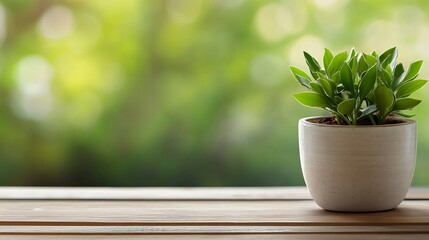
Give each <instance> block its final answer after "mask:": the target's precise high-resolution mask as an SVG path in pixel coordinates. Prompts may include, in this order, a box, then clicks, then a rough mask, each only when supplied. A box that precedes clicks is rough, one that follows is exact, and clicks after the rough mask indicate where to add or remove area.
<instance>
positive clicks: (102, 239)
mask: <svg viewBox="0 0 429 240" xmlns="http://www.w3.org/2000/svg"><path fill="white" fill-rule="evenodd" d="M0 239H2V240H16V239H21V240H45V239H47V240H51V239H52V240H57V239H58V240H81V239H90V240H122V239H123V240H140V239H142V240H146V239H151V240H197V239H198V240H200V239H204V240H224V239H231V240H307V239H308V240H340V239H341V240H362V239H374V240H403V239H407V240H427V239H429V235H428V234H397V233H395V234H264V235H258V234H255V235H247V234H240V235H235V234H234V235H232V234H229V235H35V236H30V235H19V236H18V235H8V236H0Z"/></svg>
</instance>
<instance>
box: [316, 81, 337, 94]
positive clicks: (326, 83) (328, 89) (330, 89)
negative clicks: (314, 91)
mask: <svg viewBox="0 0 429 240" xmlns="http://www.w3.org/2000/svg"><path fill="white" fill-rule="evenodd" d="M329 81H330V80H328V79H324V78H321V79H319V82H320V84H321V85H322V87H323V90H324V91H325V93H326V95H327V96H329V97H330V98H332V97H333V96H334V90H335V84H334V87H332V84H331V83H330V82H329Z"/></svg>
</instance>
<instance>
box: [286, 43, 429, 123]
mask: <svg viewBox="0 0 429 240" xmlns="http://www.w3.org/2000/svg"><path fill="white" fill-rule="evenodd" d="M304 57H305V60H306V63H307V65H308V67H309V69H310V73H311V76H312V78H311V77H310V76H309V75H308V74H307V73H305V72H304V71H302V70H301V69H299V68H297V67H294V66H290V69H291V71H292V74H293V75H294V77H295V78H296V79H297V80H298V82H299V83H300V84H301V85H303V86H304V87H306V88H308V89H309V90H311V91H310V92H301V93H297V94H295V95H294V97H295V98H296V100H298V102H300V103H301V104H303V105H305V106H308V107H316V108H322V109H324V110H327V111H329V112H331V113H332V114H334V116H335V120H336V122H337V123H338V124H349V125H359V124H384V123H386V120H387V117H388V116H390V115H394V114H396V115H400V116H403V117H412V116H413V115H408V114H405V113H403V112H401V111H402V110H411V109H412V108H414V107H415V106H417V105H418V104H419V103H420V102H421V100H417V99H413V98H409V96H410V94H411V93H413V92H415V91H417V90H418V89H420V88H421V87H423V86H424V85H425V84H426V83H427V80H421V79H417V80H416V78H417V76H418V72H419V71H420V68H421V66H422V63H423V61H422V60H419V61H414V62H412V63H411V64H410V66H409V68H408V70H407V71H405V69H404V66H403V65H402V63H399V64H396V59H397V57H398V50H397V48H396V47H394V48H391V49H389V50H387V51H385V52H384V53H383V54H381V55H378V54H377V53H376V52H375V51H374V52H372V53H371V54H366V53H363V52H361V53H357V52H356V51H355V50H354V49H352V50H351V51H350V52H347V51H344V52H341V53H339V54H337V55H335V56H334V55H333V54H332V53H331V51H329V50H328V49H326V48H325V53H324V56H323V66H321V65H320V64H319V63H318V62H317V60H316V59H315V58H314V57H312V56H311V55H310V54H309V53H307V52H304Z"/></svg>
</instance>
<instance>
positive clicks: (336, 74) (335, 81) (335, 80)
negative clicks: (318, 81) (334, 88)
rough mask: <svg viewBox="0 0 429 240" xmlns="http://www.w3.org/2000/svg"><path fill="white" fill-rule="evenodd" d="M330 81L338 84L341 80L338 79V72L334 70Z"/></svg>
mask: <svg viewBox="0 0 429 240" xmlns="http://www.w3.org/2000/svg"><path fill="white" fill-rule="evenodd" d="M331 78H332V81H334V83H335V84H339V83H340V82H341V79H340V72H336V73H335V74H334V75H332V76H331Z"/></svg>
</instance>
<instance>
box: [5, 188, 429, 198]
mask: <svg viewBox="0 0 429 240" xmlns="http://www.w3.org/2000/svg"><path fill="white" fill-rule="evenodd" d="M428 198H429V195H428ZM0 199H41V200H53V199H68V200H74V199H78V200H81V199H82V200H83V199H85V200H288V199H293V200H299V199H304V200H305V199H307V200H308V199H311V197H310V194H309V192H308V190H307V189H306V188H305V187H240V188H239V187H226V188H210V187H205V188H204V187H200V188H171V187H151V188H138V187H136V188H108V187H86V188H85V187H68V188H63V187H37V188H35V187H0Z"/></svg>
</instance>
